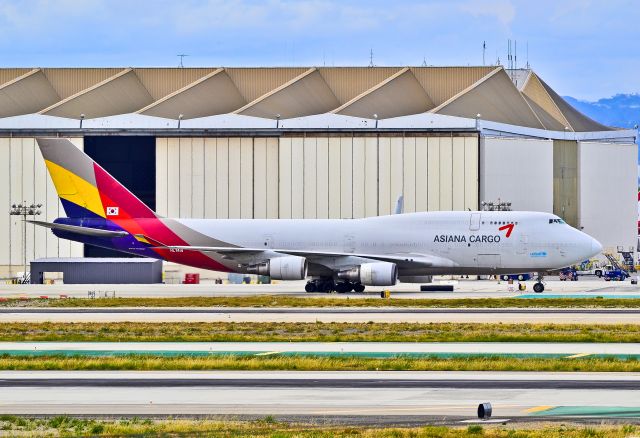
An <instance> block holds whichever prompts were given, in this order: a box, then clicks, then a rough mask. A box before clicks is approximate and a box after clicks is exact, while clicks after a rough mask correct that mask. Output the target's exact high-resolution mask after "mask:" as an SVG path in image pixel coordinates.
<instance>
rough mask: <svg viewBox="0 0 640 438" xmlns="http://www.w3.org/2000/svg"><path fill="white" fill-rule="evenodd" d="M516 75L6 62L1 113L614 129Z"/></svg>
mask: <svg viewBox="0 0 640 438" xmlns="http://www.w3.org/2000/svg"><path fill="white" fill-rule="evenodd" d="M510 73H512V74H511V75H509V74H508V73H507V72H506V71H505V70H504V68H503V67H501V66H498V67H496V66H489V67H404V68H403V67H319V68H315V67H311V68H309V67H307V68H305V67H278V68H225V67H217V68H214V67H203V68H44V69H42V70H41V69H29V68H22V69H16V68H12V69H0V118H6V117H11V116H20V115H26V114H34V113H40V114H47V115H54V116H58V117H65V118H72V119H78V118H80V115H81V114H84V115H85V118H87V119H90V118H98V117H107V116H112V115H121V114H130V113H140V114H145V115H151V116H155V117H163V118H169V119H174V120H177V119H178V117H179V115H180V114H183V118H184V119H189V118H200V117H209V116H215V115H222V114H234V113H235V114H243V115H247V116H252V117H261V118H271V119H275V118H276V117H277V115H278V114H279V115H280V117H281V118H282V119H286V118H297V117H304V116H309V115H314V114H324V113H338V114H345V115H351V116H357V117H367V118H370V117H373V114H377V115H378V117H379V118H380V119H384V118H390V117H398V116H405V115H411V114H417V113H422V112H426V111H434V112H438V113H442V114H447V115H452V116H457V117H474V115H475V114H476V113H480V114H482V118H483V119H485V120H491V121H495V122H500V123H509V124H521V125H522V126H526V127H534V128H543V129H557V127H558V125H562V126H563V127H564V126H568V127H569V128H570V129H572V130H576V131H583V132H589V131H603V130H608V129H611V128H608V127H605V126H603V125H601V124H599V123H597V122H595V121H593V120H591V119H589V118H588V117H586V116H584V115H583V114H581V113H580V112H579V111H577V110H576V109H574V108H573V107H571V106H570V105H569V104H568V103H567V102H565V101H564V100H563V99H562V98H561V97H560V96H559V95H558V94H557V93H556V92H555V91H553V90H552V89H551V88H550V87H549V86H548V85H547V84H545V83H544V82H543V81H542V80H540V79H539V78H538V77H537V75H535V73H533V72H531V71H530V70H526V69H519V70H516V71H510ZM505 79H507V80H505ZM516 83H517V86H516Z"/></svg>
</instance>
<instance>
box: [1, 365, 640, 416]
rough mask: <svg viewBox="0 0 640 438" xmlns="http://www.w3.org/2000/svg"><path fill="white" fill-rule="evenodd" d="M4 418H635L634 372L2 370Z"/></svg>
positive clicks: (637, 382)
mask: <svg viewBox="0 0 640 438" xmlns="http://www.w3.org/2000/svg"><path fill="white" fill-rule="evenodd" d="M0 388H3V389H4V390H1V391H0V413H2V414H40V415H42V414H62V413H66V414H82V415H90V414H105V413H108V414H110V415H118V414H128V415H134V414H141V415H151V414H157V415H178V414H218V415H220V414H228V415H238V414H240V415H251V414H260V415H278V414H286V415H310V416H325V415H339V416H345V415H350V416H354V415H355V416H371V415H376V416H381V415H383V416H384V415H403V416H406V415H425V416H426V415H438V416H442V417H447V416H455V417H463V418H464V417H466V418H473V417H474V416H475V409H476V407H477V405H478V403H481V402H491V403H492V405H493V409H494V417H496V416H499V417H505V416H506V417H523V416H538V417H545V416H558V415H577V416H595V417H606V416H630V417H640V399H638V397H637V391H638V389H640V374H637V373H500V372H291V371H282V372H251V371H245V372H240V371H216V372H184V371H176V372H108V371H107V372H102V371H86V372H56V371H42V372H29V371H26V372H12V371H4V372H0Z"/></svg>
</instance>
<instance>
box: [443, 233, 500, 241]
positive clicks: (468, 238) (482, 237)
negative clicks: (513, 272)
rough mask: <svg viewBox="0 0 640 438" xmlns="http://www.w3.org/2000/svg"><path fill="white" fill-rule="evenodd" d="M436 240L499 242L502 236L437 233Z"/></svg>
mask: <svg viewBox="0 0 640 438" xmlns="http://www.w3.org/2000/svg"><path fill="white" fill-rule="evenodd" d="M433 241H434V242H438V243H450V242H453V243H498V242H500V236H498V235H497V234H496V235H487V234H482V235H473V234H472V235H470V236H465V235H464V234H436V235H435V236H434V238H433Z"/></svg>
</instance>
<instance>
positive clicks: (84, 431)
mask: <svg viewBox="0 0 640 438" xmlns="http://www.w3.org/2000/svg"><path fill="white" fill-rule="evenodd" d="M637 431H638V428H637V427H636V426H634V425H630V424H627V425H620V426H611V425H600V426H564V425H561V426H558V425H541V426H539V427H535V426H531V425H525V426H518V425H515V424H511V425H510V424H507V425H471V426H466V427H444V426H425V427H408V428H397V427H396V428H390V427H379V428H376V427H371V426H348V427H347V426H339V425H338V426H324V425H314V424H296V423H284V422H279V421H276V420H275V419H274V418H273V417H271V416H267V417H265V418H264V419H262V420H257V421H245V422H241V421H233V420H232V421H219V420H217V421H216V420H206V419H205V420H171V419H169V420H148V419H144V420H142V419H137V418H133V419H121V420H91V419H77V418H72V417H68V416H59V417H54V418H49V419H32V418H21V417H15V416H8V415H4V416H0V434H2V435H8V436H28V437H35V436H38V437H40V436H51V437H59V436H101V437H115V436H118V437H122V436H140V437H142V436H167V437H174V436H198V437H218V436H224V437H237V436H240V437H241V436H251V437H282V438H293V437H300V438H307V437H309V438H310V437H313V438H325V437H326V438H330V437H337V436H340V437H342V436H348V437H359V438H373V437H383V438H392V437H393V438H405V437H406V438H409V437H411V438H436V437H442V438H470V437H487V438H514V437H517V438H561V437H562V438H587V437H590V438H598V437H603V438H604V437H610V438H627V437H631V436H635V435H634V434H636V433H637Z"/></svg>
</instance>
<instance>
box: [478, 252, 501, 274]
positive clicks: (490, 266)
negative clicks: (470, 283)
mask: <svg viewBox="0 0 640 438" xmlns="http://www.w3.org/2000/svg"><path fill="white" fill-rule="evenodd" d="M476 260H477V262H478V268H485V269H486V270H487V272H490V271H492V270H494V269H496V268H501V267H502V257H501V256H500V254H478V258H477V259H476Z"/></svg>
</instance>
